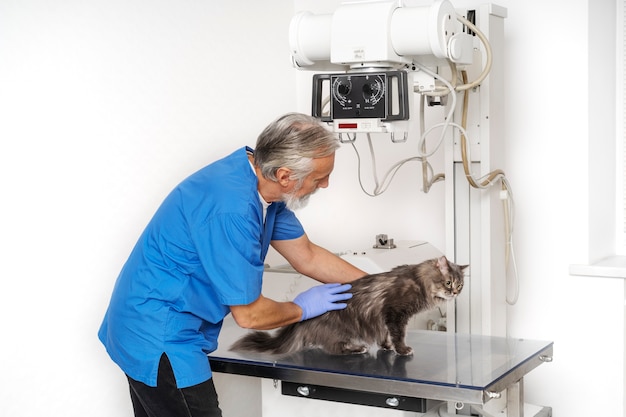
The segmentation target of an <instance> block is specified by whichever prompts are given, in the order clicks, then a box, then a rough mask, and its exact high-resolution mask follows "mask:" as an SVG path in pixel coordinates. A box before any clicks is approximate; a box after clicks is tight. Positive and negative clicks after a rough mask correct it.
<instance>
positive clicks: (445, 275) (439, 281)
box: [433, 256, 469, 301]
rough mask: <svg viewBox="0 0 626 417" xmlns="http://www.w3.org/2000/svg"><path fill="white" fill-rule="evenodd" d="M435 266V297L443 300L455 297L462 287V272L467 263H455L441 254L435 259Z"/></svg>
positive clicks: (463, 272)
mask: <svg viewBox="0 0 626 417" xmlns="http://www.w3.org/2000/svg"><path fill="white" fill-rule="evenodd" d="M436 266H437V270H438V271H439V274H438V276H437V278H435V279H433V293H434V296H435V298H437V299H440V300H444V301H448V300H452V299H454V298H456V296H457V295H459V293H460V292H461V290H462V289H463V281H464V274H465V270H466V269H467V267H469V265H457V264H455V263H453V262H450V261H448V259H447V258H446V257H445V256H441V257H439V258H437V259H436Z"/></svg>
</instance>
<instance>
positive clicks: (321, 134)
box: [254, 113, 340, 181]
mask: <svg viewBox="0 0 626 417" xmlns="http://www.w3.org/2000/svg"><path fill="white" fill-rule="evenodd" d="M339 146H340V145H339V141H338V140H337V138H336V137H335V135H334V134H333V133H332V132H330V131H329V130H327V129H326V128H325V127H323V126H322V125H321V123H320V122H319V120H317V119H316V118H314V117H311V116H308V115H306V114H302V113H287V114H285V115H283V116H281V117H279V118H278V119H276V120H274V121H273V122H272V123H270V124H269V125H268V126H267V127H266V128H265V129H264V130H263V132H261V134H260V135H259V137H258V139H257V142H256V147H255V149H254V164H255V165H256V166H257V167H259V169H260V170H261V174H262V175H263V177H265V178H267V179H269V180H271V181H276V180H277V178H276V171H277V170H278V169H279V168H281V167H285V168H288V169H290V170H291V171H292V176H291V178H292V179H295V180H298V181H302V180H303V179H304V178H306V176H307V175H309V174H310V173H311V172H313V159H316V158H324V157H326V156H329V155H332V154H333V153H334V152H335V151H336V150H337V148H339Z"/></svg>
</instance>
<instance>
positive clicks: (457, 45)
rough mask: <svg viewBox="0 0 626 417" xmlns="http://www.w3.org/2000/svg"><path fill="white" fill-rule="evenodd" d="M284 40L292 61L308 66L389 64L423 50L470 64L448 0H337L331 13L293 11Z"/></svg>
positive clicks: (460, 28) (403, 61) (424, 53)
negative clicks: (427, 1) (416, 1)
mask: <svg viewBox="0 0 626 417" xmlns="http://www.w3.org/2000/svg"><path fill="white" fill-rule="evenodd" d="M289 40H290V47H291V55H292V60H293V63H294V65H295V66H297V67H299V68H306V69H313V70H315V69H322V68H321V66H323V65H326V66H327V69H329V70H338V69H342V70H348V69H352V70H360V69H365V70H367V69H371V68H392V67H396V66H397V65H398V64H407V63H411V62H416V61H417V62H419V61H420V59H421V58H420V57H425V56H429V57H431V58H432V57H433V56H434V57H436V58H439V59H450V60H451V61H453V62H456V63H461V64H471V62H467V61H468V60H470V61H471V59H472V56H473V55H472V52H471V49H472V41H471V36H470V35H468V34H466V33H464V32H463V26H462V25H461V23H460V22H459V21H458V20H457V16H456V11H455V9H454V7H453V6H452V4H451V3H450V2H449V1H448V0H435V1H434V2H433V3H432V4H431V5H430V6H422V7H404V6H402V2H400V1H398V0H395V1H386V2H385V1H382V2H380V1H376V2H371V1H356V2H346V3H342V4H341V5H340V6H339V8H338V9H337V10H336V11H335V13H333V14H325V15H314V14H312V13H309V12H303V13H299V14H297V15H296V16H294V17H293V19H292V21H291V25H290V28H289ZM465 49H468V51H465Z"/></svg>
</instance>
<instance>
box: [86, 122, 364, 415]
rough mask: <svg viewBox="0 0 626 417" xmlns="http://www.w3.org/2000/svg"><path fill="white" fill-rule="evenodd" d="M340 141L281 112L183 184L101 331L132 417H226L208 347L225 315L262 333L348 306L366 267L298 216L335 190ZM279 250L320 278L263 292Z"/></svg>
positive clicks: (144, 238) (118, 288) (133, 263)
mask: <svg viewBox="0 0 626 417" xmlns="http://www.w3.org/2000/svg"><path fill="white" fill-rule="evenodd" d="M338 146H339V143H338V141H337V139H336V138H335V137H334V135H333V134H332V133H330V132H329V131H327V130H326V129H325V128H324V127H323V126H322V125H321V124H320V123H319V122H318V121H317V120H316V119H314V118H312V117H310V116H307V115H304V114H299V113H290V114H286V115H284V116H282V117H280V118H278V119H277V120H275V121H274V122H272V123H271V124H270V125H269V126H267V128H265V130H264V131H263V132H262V133H261V134H260V135H259V137H258V140H257V143H256V147H255V149H254V150H252V149H250V148H248V147H244V148H241V149H239V150H237V151H235V152H234V153H232V154H231V155H229V156H227V157H225V158H223V159H221V160H218V161H216V162H214V163H212V164H210V165H208V166H206V167H204V168H202V169H201V170H199V171H198V172H196V173H194V174H192V175H191V176H190V177H188V178H187V179H185V180H184V181H183V182H181V183H180V184H179V185H178V186H177V187H176V188H175V189H174V190H173V191H172V192H171V193H170V194H169V195H168V196H167V197H166V199H165V200H164V201H163V203H162V204H161V206H160V207H159V209H158V210H157V212H156V213H155V215H154V217H153V218H152V220H151V221H150V222H149V224H148V225H147V227H146V229H145V230H144V232H143V233H142V235H141V237H140V238H139V241H138V242H137V244H136V245H135V247H134V249H133V251H132V252H131V254H130V256H129V258H128V260H127V261H126V263H125V265H124V267H123V268H122V271H121V272H120V275H119V276H118V278H117V281H116V283H115V287H114V290H113V294H112V296H111V300H110V304H109V307H108V309H107V312H106V314H105V317H104V320H103V322H102V325H101V327H100V331H99V333H98V336H99V338H100V340H101V341H102V343H103V344H104V345H105V347H106V349H107V352H108V354H109V356H110V357H111V358H112V359H113V361H114V362H115V363H117V364H118V366H119V367H120V368H121V369H122V370H123V371H124V373H125V374H126V376H127V378H128V382H129V385H130V395H131V400H132V403H133V409H134V412H135V416H149V417H161V416H168V417H169V416H190V417H209V416H211V417H213V416H221V415H222V414H221V410H220V408H219V405H218V401H217V394H216V392H215V387H214V384H213V380H212V373H211V369H210V366H209V361H208V358H207V354H209V353H211V352H213V351H214V350H215V349H216V348H217V338H218V336H219V333H220V330H221V326H222V320H223V319H224V317H225V316H226V315H228V314H229V313H231V314H232V316H233V318H234V319H235V321H236V323H237V324H238V325H239V326H241V327H243V328H247V329H257V330H267V329H273V328H277V327H281V326H285V325H287V324H290V323H295V322H298V321H301V320H307V319H309V318H312V317H316V316H318V315H321V314H324V313H325V312H327V311H330V310H337V309H341V308H345V306H346V304H345V303H343V301H345V300H347V299H349V298H350V297H351V296H352V295H351V294H350V293H349V292H348V291H349V289H350V285H349V284H347V283H348V282H350V281H353V280H354V279H356V278H359V277H361V276H363V275H365V273H364V272H363V271H361V270H360V269H358V268H356V267H354V266H352V265H351V264H349V263H348V262H346V261H344V260H343V259H341V258H340V257H338V256H336V255H334V254H332V253H331V252H329V251H327V250H326V249H323V248H321V247H320V246H317V245H315V244H314V243H312V242H311V241H310V240H309V239H308V237H307V235H306V234H305V232H304V229H303V228H302V225H301V224H300V222H299V221H298V219H297V218H296V216H295V215H294V213H293V211H292V210H294V209H296V208H298V207H302V206H303V205H304V204H306V201H307V199H308V197H309V196H310V195H311V194H313V193H314V192H315V191H316V190H317V189H318V188H326V187H327V186H328V180H329V176H330V174H331V172H332V170H333V167H334V161H335V151H336V149H337V148H338ZM270 244H271V245H272V246H273V247H274V249H276V251H278V252H279V253H280V254H281V255H282V256H284V257H285V259H287V261H288V262H289V263H290V264H291V265H292V266H293V267H294V268H295V269H296V271H298V272H299V273H301V274H303V275H306V276H309V277H312V278H314V279H316V280H318V281H320V282H321V283H324V284H322V285H318V286H315V287H313V288H311V289H309V290H307V291H305V292H303V293H301V294H299V295H298V296H297V297H296V298H295V299H294V300H293V302H278V301H274V300H272V299H269V298H265V297H264V296H263V295H262V294H261V285H262V276H263V265H264V259H265V256H266V254H267V251H268V249H269V245H270Z"/></svg>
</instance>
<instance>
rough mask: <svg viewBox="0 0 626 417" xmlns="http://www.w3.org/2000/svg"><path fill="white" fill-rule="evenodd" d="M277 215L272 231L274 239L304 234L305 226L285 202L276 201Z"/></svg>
mask: <svg viewBox="0 0 626 417" xmlns="http://www.w3.org/2000/svg"><path fill="white" fill-rule="evenodd" d="M274 205H275V206H276V207H275V210H276V217H275V220H274V228H273V231H272V240H291V239H297V238H299V237H300V236H302V235H304V228H303V227H302V224H301V223H300V221H299V220H298V218H297V217H296V215H295V214H294V212H293V211H291V210H289V209H288V208H287V207H286V206H285V203H274V204H272V206H274Z"/></svg>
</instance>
